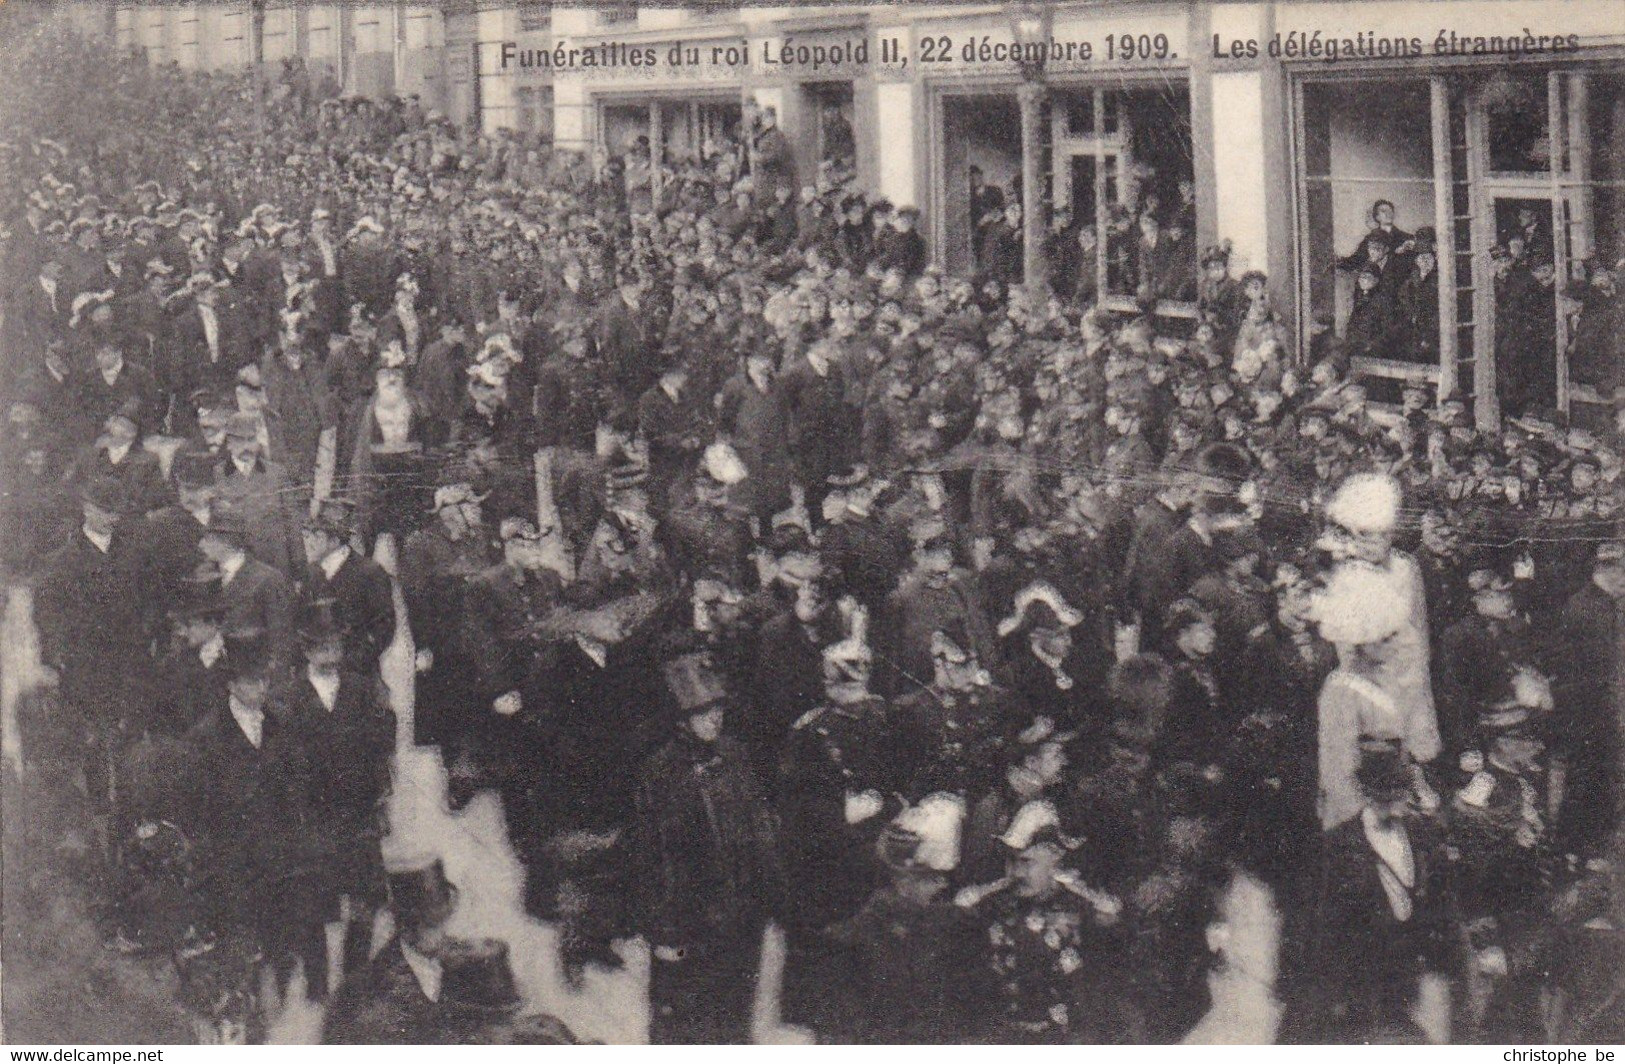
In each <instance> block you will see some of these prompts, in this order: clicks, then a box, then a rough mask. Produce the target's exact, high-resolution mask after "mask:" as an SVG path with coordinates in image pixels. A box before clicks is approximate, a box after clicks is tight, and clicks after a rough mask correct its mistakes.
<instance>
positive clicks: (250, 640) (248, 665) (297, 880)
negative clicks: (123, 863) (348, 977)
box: [180, 633, 321, 970]
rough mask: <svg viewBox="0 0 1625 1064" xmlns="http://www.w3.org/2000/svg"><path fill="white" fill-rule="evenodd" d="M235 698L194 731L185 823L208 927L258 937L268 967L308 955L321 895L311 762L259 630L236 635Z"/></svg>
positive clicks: (231, 687) (230, 645)
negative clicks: (276, 686)
mask: <svg viewBox="0 0 1625 1064" xmlns="http://www.w3.org/2000/svg"><path fill="white" fill-rule="evenodd" d="M226 643H227V645H226V661H227V667H228V669H229V672H228V678H229V679H228V683H227V694H226V697H225V698H224V699H223V700H221V701H218V702H216V703H215V704H214V705H212V706H210V707H208V709H207V710H206V711H205V713H204V715H203V718H202V719H201V720H199V721H198V723H197V724H195V725H194V726H193V727H192V729H191V731H190V732H188V733H187V744H188V747H189V752H188V756H187V764H186V765H185V766H184V768H183V771H185V772H186V773H187V774H188V775H189V776H190V778H192V779H193V780H195V781H196V790H195V795H196V801H195V803H194V805H193V807H192V809H191V811H190V813H189V815H188V818H187V822H186V823H184V824H182V825H180V826H181V827H182V829H183V830H184V831H186V833H187V835H188V837H190V838H192V839H194V840H195V849H194V851H193V858H194V862H195V867H196V870H197V878H198V884H197V890H198V894H199V899H200V903H201V906H202V908H203V911H204V914H205V919H204V926H205V927H207V928H209V929H211V930H215V931H220V932H224V931H226V930H229V929H233V928H242V929H246V930H248V931H249V932H250V933H251V934H252V935H253V936H254V938H255V940H256V941H257V942H258V943H259V945H260V947H261V949H262V950H263V952H264V955H265V958H266V960H267V962H268V963H271V964H274V965H276V966H277V967H278V968H280V969H282V970H286V965H287V963H288V961H289V960H291V958H292V957H293V956H294V955H295V954H296V953H298V952H303V950H304V948H305V947H304V943H305V941H306V940H307V939H308V935H307V933H306V932H307V929H308V927H309V925H310V921H311V918H312V916H313V915H314V912H313V902H314V900H315V895H314V892H313V889H312V884H311V877H310V870H311V864H310V860H309V857H310V852H311V841H312V834H311V833H312V831H320V830H321V826H320V825H315V824H312V823H311V821H310V819H309V816H308V811H307V805H306V800H307V796H308V793H309V776H308V771H309V763H308V759H307V757H306V751H305V749H304V747H303V746H302V744H301V743H300V741H299V737H298V735H297V732H296V731H295V730H294V729H293V728H292V727H291V726H290V723H289V722H288V721H287V720H285V719H283V718H282V717H280V716H279V715H278V714H277V713H276V712H274V710H275V709H276V706H275V705H274V703H273V702H272V701H271V699H270V698H269V693H270V690H271V679H272V673H273V669H272V666H271V661H270V655H269V647H268V646H267V644H266V641H265V639H264V637H263V635H261V634H258V633H242V634H241V635H236V634H228V636H227V640H226Z"/></svg>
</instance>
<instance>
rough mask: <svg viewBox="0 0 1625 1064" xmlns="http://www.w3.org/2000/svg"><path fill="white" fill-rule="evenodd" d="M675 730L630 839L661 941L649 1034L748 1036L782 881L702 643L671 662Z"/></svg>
mask: <svg viewBox="0 0 1625 1064" xmlns="http://www.w3.org/2000/svg"><path fill="white" fill-rule="evenodd" d="M665 675H666V682H667V686H668V687H669V689H670V698H671V705H672V706H673V707H674V709H675V713H674V716H675V717H676V719H677V721H678V725H677V734H676V735H675V736H674V737H673V738H672V739H671V740H670V741H669V742H668V743H667V744H666V745H665V746H664V747H663V748H662V749H661V750H660V751H659V752H657V753H656V754H654V755H653V756H652V757H651V758H650V759H649V760H648V761H646V762H645V763H644V766H643V768H642V771H641V772H640V773H639V777H638V784H637V788H636V808H635V813H634V816H633V820H632V825H631V829H630V831H629V833H628V838H627V853H628V856H629V858H630V871H631V875H632V879H631V883H632V889H633V891H634V894H635V900H636V912H637V926H638V929H639V930H640V931H641V932H642V933H643V934H644V936H645V937H646V938H647V939H648V941H649V942H650V943H651V944H652V945H653V946H654V967H653V971H652V972H651V975H650V1004H651V1006H652V1008H653V1010H654V1015H653V1016H652V1030H651V1032H650V1035H651V1040H653V1041H656V1042H702V1043H738V1042H744V1041H747V1040H748V1039H749V1036H750V1018H751V1007H752V1001H753V996H754V991H755V986H756V974H757V967H758V958H759V954H760V950H759V944H760V942H761V937H762V930H763V927H764V926H765V924H766V922H767V921H768V920H769V919H770V918H771V917H772V915H773V914H774V913H775V912H776V911H777V910H778V908H779V905H780V901H781V897H782V892H783V889H784V880H783V873H782V870H781V867H780V864H779V854H778V839H777V830H776V823H775V818H774V816H773V812H772V809H771V808H770V807H769V806H768V804H767V799H766V798H765V797H764V796H763V794H762V790H761V785H760V784H759V783H757V781H756V778H755V776H754V774H753V773H752V772H751V771H750V767H749V760H748V757H747V755H746V754H745V751H744V749H743V747H741V746H740V745H739V744H738V743H737V742H736V741H734V740H733V739H731V738H729V737H728V736H727V735H726V733H725V731H724V727H725V723H726V719H727V717H726V714H727V711H728V709H729V708H730V707H731V706H732V704H733V703H732V701H731V700H730V699H729V696H728V692H727V690H726V689H725V688H724V686H723V683H722V678H721V677H720V676H719V675H718V674H717V671H716V669H715V667H714V665H713V664H712V663H711V662H710V661H709V659H708V658H707V657H706V656H705V655H703V654H685V655H682V656H679V657H677V658H675V659H673V660H672V661H670V662H669V663H668V664H667V665H666V668H665Z"/></svg>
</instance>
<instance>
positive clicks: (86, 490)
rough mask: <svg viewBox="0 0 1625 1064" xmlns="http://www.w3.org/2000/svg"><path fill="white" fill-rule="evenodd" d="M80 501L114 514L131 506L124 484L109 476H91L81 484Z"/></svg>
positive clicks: (120, 512)
mask: <svg viewBox="0 0 1625 1064" xmlns="http://www.w3.org/2000/svg"><path fill="white" fill-rule="evenodd" d="M79 501H80V502H83V503H89V504H90V505H91V506H94V507H96V508H97V509H98V510H105V511H107V512H108V513H113V514H122V513H124V512H125V510H127V509H128V508H129V496H128V493H126V492H125V490H124V485H122V484H120V483H119V482H118V481H117V480H115V479H113V478H112V477H108V476H98V477H91V478H90V479H88V480H86V481H85V482H84V483H83V484H81V485H79Z"/></svg>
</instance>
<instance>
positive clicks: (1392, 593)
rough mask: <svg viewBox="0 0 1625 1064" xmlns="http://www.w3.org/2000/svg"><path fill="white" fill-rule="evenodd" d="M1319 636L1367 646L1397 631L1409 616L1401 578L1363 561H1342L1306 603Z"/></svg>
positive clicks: (1343, 642) (1402, 626) (1334, 641)
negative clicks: (1323, 585) (1318, 629)
mask: <svg viewBox="0 0 1625 1064" xmlns="http://www.w3.org/2000/svg"><path fill="white" fill-rule="evenodd" d="M1309 617H1310V620H1312V621H1314V622H1315V623H1316V624H1317V625H1318V626H1319V627H1320V634H1321V636H1322V637H1323V638H1324V639H1325V640H1326V641H1327V642H1329V643H1334V644H1338V645H1340V646H1367V645H1370V644H1374V643H1380V642H1382V641H1383V640H1385V639H1388V638H1389V637H1391V636H1393V635H1395V634H1397V633H1398V632H1399V631H1400V630H1401V629H1402V628H1404V627H1405V624H1406V622H1407V621H1408V620H1409V618H1410V603H1409V596H1408V595H1407V593H1406V586H1405V584H1404V583H1403V582H1402V581H1401V579H1400V578H1398V577H1396V576H1395V575H1394V574H1392V573H1390V572H1389V571H1388V570H1386V569H1379V568H1377V567H1376V566H1373V565H1367V564H1365V563H1364V562H1344V563H1343V564H1341V565H1339V566H1338V567H1337V568H1336V569H1335V570H1333V571H1332V575H1331V577H1330V579H1328V580H1327V581H1326V586H1325V587H1324V588H1323V589H1321V590H1320V591H1318V592H1316V593H1315V594H1314V595H1313V596H1312V597H1311V598H1310V602H1309Z"/></svg>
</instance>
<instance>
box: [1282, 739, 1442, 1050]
mask: <svg viewBox="0 0 1625 1064" xmlns="http://www.w3.org/2000/svg"><path fill="white" fill-rule="evenodd" d="M1357 756H1358V759H1359V760H1358V767H1357V768H1356V769H1355V772H1354V789H1353V792H1352V796H1353V802H1352V804H1353V806H1354V810H1355V811H1354V814H1353V815H1352V816H1351V817H1350V818H1349V819H1348V820H1346V821H1344V822H1343V823H1341V824H1340V825H1338V826H1337V827H1335V828H1334V829H1332V830H1331V831H1330V832H1329V833H1328V834H1327V836H1326V839H1325V844H1324V847H1323V853H1324V858H1323V864H1322V877H1323V878H1322V887H1321V892H1320V893H1321V900H1320V904H1319V907H1318V910H1317V926H1316V927H1315V929H1314V933H1313V935H1312V936H1311V939H1310V941H1311V943H1312V945H1311V952H1310V956H1309V958H1308V960H1309V964H1310V965H1311V971H1312V972H1313V976H1314V978H1315V980H1316V982H1317V984H1318V985H1316V986H1315V987H1314V988H1313V990H1312V991H1310V992H1309V993H1311V994H1312V995H1313V998H1312V1000H1311V1002H1310V1003H1308V1011H1309V1014H1310V1018H1309V1023H1310V1026H1311V1029H1312V1030H1315V1032H1316V1033H1315V1034H1314V1035H1312V1036H1311V1037H1314V1038H1316V1039H1317V1040H1318V1039H1329V1040H1335V1041H1343V1040H1362V1039H1367V1038H1371V1037H1373V1036H1374V1035H1375V1033H1376V1032H1378V1031H1380V1030H1383V1029H1393V1028H1395V1027H1398V1028H1410V1029H1412V1030H1415V1029H1416V1022H1417V1021H1416V1017H1417V1016H1418V1015H1419V1014H1418V1012H1417V1005H1418V1003H1419V1002H1420V1001H1421V1000H1422V998H1423V996H1424V995H1423V987H1424V986H1425V985H1427V984H1428V983H1432V984H1433V985H1434V986H1435V987H1437V984H1438V973H1441V972H1442V973H1447V974H1448V973H1453V972H1454V971H1455V969H1456V967H1457V966H1456V963H1455V958H1454V956H1453V953H1454V950H1455V943H1456V941H1457V932H1456V928H1455V927H1454V925H1453V923H1452V920H1451V910H1450V905H1451V895H1450V893H1449V892H1448V885H1447V881H1446V879H1445V877H1446V876H1447V875H1448V874H1449V869H1448V862H1447V860H1446V855H1445V852H1444V846H1443V840H1442V839H1441V838H1440V837H1439V833H1438V830H1437V828H1436V827H1435V826H1434V823H1433V821H1432V820H1431V819H1430V818H1428V817H1426V816H1423V815H1419V811H1418V809H1417V807H1416V804H1415V788H1414V785H1413V780H1412V775H1411V767H1410V766H1409V765H1408V764H1407V763H1406V761H1405V758H1404V756H1403V755H1402V754H1401V753H1400V751H1399V750H1398V749H1396V748H1395V747H1394V746H1393V745H1392V744H1385V743H1377V744H1373V745H1368V746H1365V747H1363V748H1362V749H1361V750H1360V751H1359V753H1358V755H1357ZM1444 993H1445V994H1448V990H1445V991H1444ZM1446 1022H1448V1021H1446Z"/></svg>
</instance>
